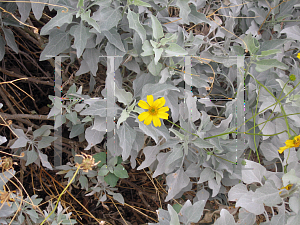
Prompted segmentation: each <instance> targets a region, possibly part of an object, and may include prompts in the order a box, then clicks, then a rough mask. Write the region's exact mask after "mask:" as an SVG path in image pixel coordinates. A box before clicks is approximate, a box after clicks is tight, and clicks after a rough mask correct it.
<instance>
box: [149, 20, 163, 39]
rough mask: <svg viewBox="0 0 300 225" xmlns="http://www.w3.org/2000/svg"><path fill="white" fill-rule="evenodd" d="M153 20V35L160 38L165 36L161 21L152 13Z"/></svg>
mask: <svg viewBox="0 0 300 225" xmlns="http://www.w3.org/2000/svg"><path fill="white" fill-rule="evenodd" d="M151 22H152V30H153V37H154V38H155V39H156V40H158V39H160V38H162V37H163V36H164V31H163V28H162V26H161V23H160V22H159V21H158V19H157V18H156V17H155V16H153V15H151Z"/></svg>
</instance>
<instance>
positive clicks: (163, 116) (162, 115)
mask: <svg viewBox="0 0 300 225" xmlns="http://www.w3.org/2000/svg"><path fill="white" fill-rule="evenodd" d="M157 116H158V117H159V118H162V119H168V118H169V114H168V113H158V114H157Z"/></svg>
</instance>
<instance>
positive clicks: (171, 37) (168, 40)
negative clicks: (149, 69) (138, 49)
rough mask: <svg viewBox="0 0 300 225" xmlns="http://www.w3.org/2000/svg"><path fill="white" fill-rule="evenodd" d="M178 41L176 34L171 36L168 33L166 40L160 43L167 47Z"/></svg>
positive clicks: (163, 39)
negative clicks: (168, 44)
mask: <svg viewBox="0 0 300 225" xmlns="http://www.w3.org/2000/svg"><path fill="white" fill-rule="evenodd" d="M176 39H177V35H176V34H170V33H168V34H166V36H165V37H164V38H162V39H161V40H160V43H161V44H162V45H165V44H167V43H170V42H174V41H176Z"/></svg>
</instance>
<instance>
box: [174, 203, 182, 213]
mask: <svg viewBox="0 0 300 225" xmlns="http://www.w3.org/2000/svg"><path fill="white" fill-rule="evenodd" d="M173 208H174V210H175V211H176V212H177V213H179V212H180V210H181V208H182V206H181V205H179V204H177V203H176V204H174V205H173Z"/></svg>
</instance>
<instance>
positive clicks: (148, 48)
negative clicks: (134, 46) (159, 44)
mask: <svg viewBox="0 0 300 225" xmlns="http://www.w3.org/2000/svg"><path fill="white" fill-rule="evenodd" d="M142 49H143V51H144V52H142V53H141V56H149V55H153V54H154V51H153V47H152V46H151V44H150V43H149V41H148V40H146V41H145V42H144V44H143V46H142Z"/></svg>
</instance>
